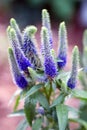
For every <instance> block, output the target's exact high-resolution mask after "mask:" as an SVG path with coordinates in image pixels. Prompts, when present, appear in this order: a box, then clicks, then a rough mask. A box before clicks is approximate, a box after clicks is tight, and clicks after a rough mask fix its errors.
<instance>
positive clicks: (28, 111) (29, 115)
mask: <svg viewBox="0 0 87 130" xmlns="http://www.w3.org/2000/svg"><path fill="white" fill-rule="evenodd" d="M24 112H25V116H26V119H27V121H28V123H29V125H30V126H32V121H33V119H34V117H35V104H34V103H31V102H29V99H28V98H27V99H25V103H24Z"/></svg>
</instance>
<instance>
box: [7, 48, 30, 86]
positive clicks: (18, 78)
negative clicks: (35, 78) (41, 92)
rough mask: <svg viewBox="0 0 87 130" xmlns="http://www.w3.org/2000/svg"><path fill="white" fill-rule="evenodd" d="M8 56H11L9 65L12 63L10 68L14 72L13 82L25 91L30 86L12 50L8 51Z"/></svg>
mask: <svg viewBox="0 0 87 130" xmlns="http://www.w3.org/2000/svg"><path fill="white" fill-rule="evenodd" d="M8 54H9V63H10V68H11V72H12V77H13V81H14V83H15V84H16V85H17V86H18V87H20V88H21V89H24V88H26V87H27V86H28V82H27V80H26V79H25V77H24V76H23V75H22V74H21V73H20V70H19V68H18V66H17V63H16V61H15V57H14V54H13V51H12V49H11V48H9V49H8Z"/></svg>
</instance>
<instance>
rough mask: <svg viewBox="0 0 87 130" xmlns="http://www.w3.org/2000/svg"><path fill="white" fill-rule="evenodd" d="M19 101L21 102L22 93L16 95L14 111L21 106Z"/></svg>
mask: <svg viewBox="0 0 87 130" xmlns="http://www.w3.org/2000/svg"><path fill="white" fill-rule="evenodd" d="M19 102H20V95H18V96H17V97H16V101H15V105H14V111H16V110H17V108H18V106H19Z"/></svg>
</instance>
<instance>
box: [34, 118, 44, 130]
mask: <svg viewBox="0 0 87 130" xmlns="http://www.w3.org/2000/svg"><path fill="white" fill-rule="evenodd" d="M41 124H42V119H41V118H38V119H36V120H35V121H34V123H33V125H32V130H39V129H40V128H41Z"/></svg>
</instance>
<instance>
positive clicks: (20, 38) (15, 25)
mask: <svg viewBox="0 0 87 130" xmlns="http://www.w3.org/2000/svg"><path fill="white" fill-rule="evenodd" d="M10 25H11V27H12V28H14V30H15V31H16V35H17V38H18V41H19V45H20V46H22V44H23V41H22V33H21V31H20V28H19V26H18V24H17V22H16V20H15V19H14V18H11V20H10Z"/></svg>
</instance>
